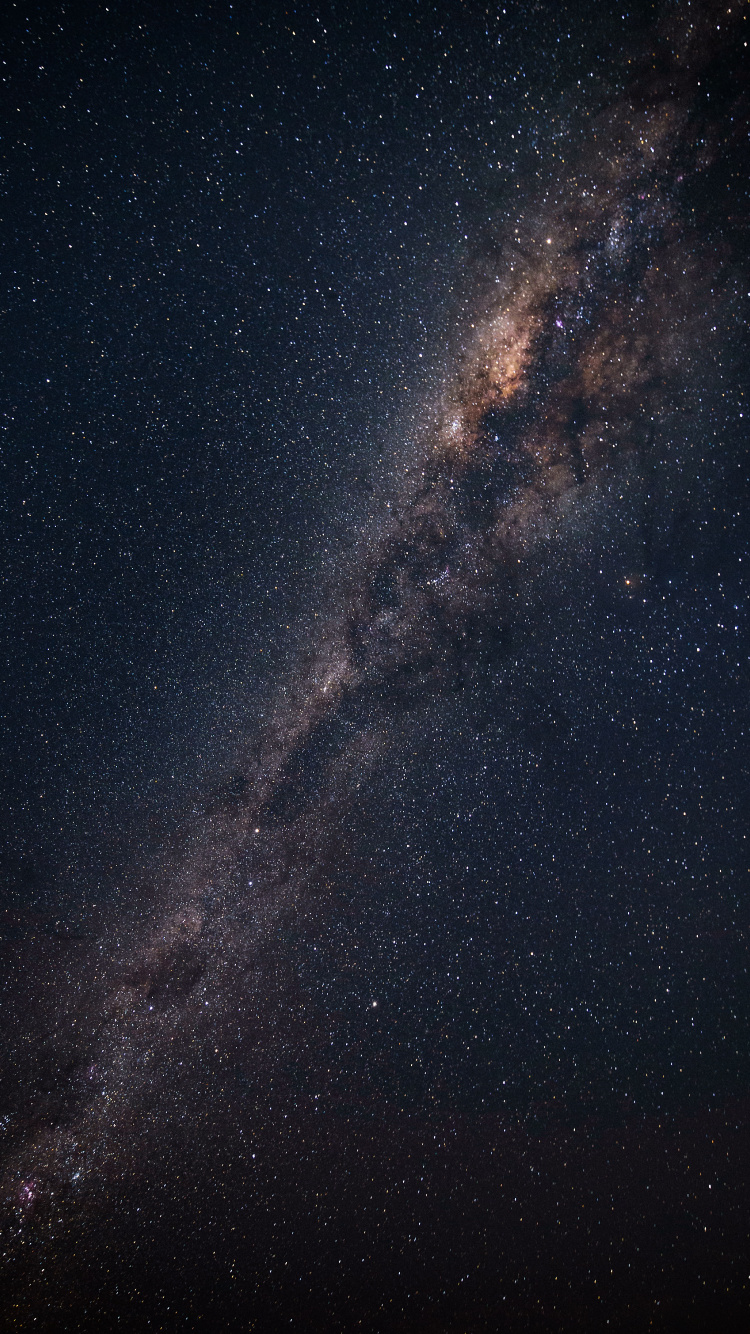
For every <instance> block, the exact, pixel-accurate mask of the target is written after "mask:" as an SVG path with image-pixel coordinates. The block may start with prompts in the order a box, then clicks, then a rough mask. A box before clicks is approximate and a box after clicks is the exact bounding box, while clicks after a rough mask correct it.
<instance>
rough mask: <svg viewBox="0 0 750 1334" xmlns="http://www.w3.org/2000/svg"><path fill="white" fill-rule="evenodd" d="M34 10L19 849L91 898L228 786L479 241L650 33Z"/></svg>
mask: <svg viewBox="0 0 750 1334" xmlns="http://www.w3.org/2000/svg"><path fill="white" fill-rule="evenodd" d="M14 8H16V9H18V16H17V17H16V16H15V15H14V16H12V17H10V18H9V17H8V16H6V20H5V50H4V60H5V64H4V66H3V78H4V83H3V92H4V105H5V112H4V116H5V128H4V131H3V142H2V153H3V163H2V166H3V183H2V190H3V205H4V206H3V218H4V223H3V263H4V271H5V273H6V278H7V284H6V285H7V296H6V299H5V308H4V311H3V319H4V330H5V334H4V348H5V365H4V380H5V388H4V391H3V395H4V396H3V414H4V416H3V467H4V470H5V471H4V477H5V481H4V485H3V496H2V504H3V506H4V522H3V541H4V542H5V543H6V544H7V545H6V546H5V547H4V557H3V575H4V581H5V582H4V590H3V591H4V598H3V608H4V613H3V614H4V624H5V627H6V631H7V637H6V644H7V650H6V651H7V658H6V659H5V665H4V669H3V705H2V708H3V722H4V728H3V738H2V745H3V751H2V757H3V758H2V766H1V767H2V773H3V784H4V798H3V822H4V825H5V826H6V831H5V832H6V835H7V837H8V838H9V840H10V844H11V846H12V847H13V848H14V850H15V851H14V855H15V856H16V857H19V856H20V857H22V858H24V857H25V858H28V857H29V856H33V857H34V858H35V860H36V863H37V865H38V868H39V874H38V877H37V882H38V884H37V887H38V889H39V891H40V892H41V890H42V881H44V893H45V895H46V896H47V897H49V895H50V894H52V895H55V894H57V893H59V892H61V891H63V888H64V892H65V893H66V894H70V895H71V896H72V897H73V898H75V897H76V895H77V894H78V892H79V888H78V887H79V886H80V887H81V888H82V887H83V886H84V885H85V887H86V892H90V890H91V882H92V877H93V881H94V882H95V881H96V880H97V879H98V878H100V877H101V876H102V840H104V842H105V843H106V844H107V850H106V854H105V860H106V861H107V862H114V864H117V862H118V860H121V859H122V857H123V856H127V852H126V851H124V850H123V839H124V840H125V842H124V848H125V849H127V848H128V847H130V841H129V840H130V838H132V837H135V838H136V839H137V840H141V839H142V838H143V835H144V818H143V817H144V814H145V813H146V812H148V813H150V814H151V815H154V816H155V818H156V820H157V823H158V824H159V827H160V828H161V827H162V826H163V822H164V820H165V818H166V817H167V813H168V811H169V810H170V809H171V808H172V805H173V803H174V802H175V801H176V802H177V803H178V808H180V807H179V803H180V802H184V797H185V792H186V791H191V790H192V789H193V787H194V786H195V785H196V784H199V783H200V782H201V781H205V775H206V773H207V772H213V771H214V770H216V769H217V768H218V769H221V768H222V766H224V765H225V764H226V763H227V756H226V748H227V741H228V735H229V731H230V729H231V728H232V727H233V726H234V728H235V729H236V728H238V727H239V728H242V727H243V725H246V724H245V722H244V719H243V714H245V712H246V711H247V709H248V708H252V700H253V695H254V691H255V689H256V685H257V681H258V677H259V675H260V676H262V675H263V670H262V667H261V665H260V664H261V661H262V659H261V656H260V649H261V648H263V651H264V653H265V654H266V655H269V654H270V655H272V656H273V655H274V654H275V653H276V651H277V649H278V647H279V644H280V641H283V638H284V627H285V625H286V623H287V620H288V619H289V617H288V614H287V613H288V612H289V609H290V607H291V606H293V605H294V604H295V599H297V598H298V597H299V596H300V593H301V590H302V587H303V586H304V589H305V592H306V593H308V594H309V583H308V581H306V578H305V576H306V575H307V574H308V572H309V571H310V570H311V568H313V569H314V568H315V564H316V561H317V559H318V558H319V556H320V554H321V551H322V550H323V548H324V545H325V535H326V534H330V535H332V533H333V532H335V531H336V530H337V528H336V526H337V525H338V529H339V530H340V529H341V520H342V517H345V516H347V515H349V516H351V515H352V514H354V515H357V514H359V513H360V512H361V508H362V500H363V498H366V497H367V494H368V490H367V488H368V487H371V486H372V484H373V473H374V474H375V477H376V478H377V475H378V473H379V472H380V468H379V465H378V460H379V458H380V457H381V456H382V455H383V454H384V453H385V454H386V455H387V454H388V453H389V451H390V450H391V449H393V448H394V447H398V445H399V443H400V442H401V438H402V435H403V433H404V432H405V430H406V431H408V429H409V422H410V416H411V417H413V416H414V413H415V410H416V409H418V406H419V403H420V399H421V397H423V396H424V393H425V388H424V386H425V383H426V382H427V383H429V374H428V375H426V374H425V372H424V371H423V370H422V368H421V367H420V360H421V361H422V366H424V365H425V363H427V365H428V366H429V368H430V371H432V372H434V370H435V368H436V366H437V367H438V368H439V366H440V362H441V349H442V340H443V335H444V331H445V326H446V323H447V322H448V320H449V319H450V318H451V316H455V314H456V306H457V304H458V303H459V302H460V300H461V297H462V295H463V292H462V268H463V266H464V265H465V263H466V258H467V254H468V252H470V251H477V250H481V244H482V233H481V228H482V227H483V226H486V224H487V222H488V221H489V220H491V219H492V220H495V219H496V218H497V216H498V211H499V210H502V209H503V208H507V207H512V200H513V192H514V190H515V189H516V188H517V181H518V179H523V178H524V174H525V175H526V176H528V174H529V172H533V171H534V170H536V166H537V162H538V159H539V153H538V149H539V144H540V142H541V143H542V144H543V145H546V146H549V140H550V135H551V134H554V132H555V129H557V131H558V133H559V130H560V120H559V116H560V114H561V106H562V111H563V113H567V114H568V118H569V116H570V113H571V110H572V108H571V106H570V102H571V101H572V100H573V99H575V101H576V102H578V99H579V97H580V99H581V102H584V103H585V100H586V98H588V99H589V100H590V101H591V103H592V104H595V102H596V99H597V98H601V96H602V84H605V85H606V81H607V80H608V79H612V78H613V77H615V75H616V74H621V71H620V70H619V68H618V65H617V60H618V57H619V55H620V51H621V42H622V41H623V39H624V37H625V36H626V35H627V34H628V33H629V32H630V31H632V30H633V29H635V30H636V31H637V29H638V26H639V23H640V24H642V23H643V21H644V16H645V15H647V14H648V13H649V7H648V6H646V7H645V9H643V10H642V11H639V10H635V11H634V10H633V7H632V6H630V7H628V9H627V10H626V11H625V12H624V13H623V16H622V18H621V19H620V20H619V21H614V31H613V30H612V28H613V21H612V20H611V19H609V18H607V17H606V16H602V17H599V18H597V17H596V16H595V15H592V14H591V13H590V12H588V11H587V12H586V17H585V21H582V20H583V14H582V12H581V11H580V9H577V8H576V7H575V6H573V7H569V8H566V7H561V6H555V7H551V6H545V5H542V6H533V5H532V6H523V7H520V8H519V7H518V6H516V7H513V6H511V7H509V8H508V11H507V13H506V14H503V12H502V7H501V8H500V9H498V10H497V12H495V11H489V10H485V9H484V8H482V7H481V6H472V5H469V6H463V7H462V8H461V14H460V21H459V20H458V15H457V12H456V10H455V7H452V6H450V5H448V6H446V7H445V8H444V9H441V8H440V7H431V6H428V7H425V8H424V10H423V11H422V9H420V8H419V7H417V8H416V9H415V10H414V11H413V12H407V11H405V10H404V9H403V8H402V7H399V6H396V7H394V8H393V9H390V10H388V9H385V10H378V11H377V12H373V13H372V14H371V15H370V14H369V13H368V12H367V11H365V10H360V11H359V12H356V13H354V12H351V13H350V12H349V11H348V10H341V11H339V10H337V9H336V8H335V7H334V8H331V9H320V10H317V9H314V8H311V9H308V8H307V7H303V8H302V9H289V10H288V11H287V10H284V9H283V8H281V7H279V6H278V5H271V6H265V7H264V6H262V5H253V6H252V7H251V8H248V7H247V6H244V7H243V6H239V7H237V6H236V7H234V8H232V7H231V6H207V7H206V6H201V7H200V8H199V9H198V10H197V11H196V9H195V8H194V7H192V6H187V7H181V6H170V7H169V12H168V13H164V14H162V15H158V14H157V15H152V14H149V15H146V14H145V13H144V12H143V11H141V10H139V9H138V7H132V6H121V5H112V6H109V7H105V6H101V5H95V6H90V7H89V6H87V7H80V6H79V7H76V6H66V7H59V8H58V7H57V6H54V5H51V6H41V7H38V8H36V9H32V10H24V9H23V7H21V8H18V7H14ZM235 11H237V12H235ZM576 73H577V75H578V76H582V77H581V78H580V81H579V78H578V77H576V78H575V79H573V75H574V74H576ZM571 85H572V87H573V89H574V91H573V93H572V94H571ZM579 87H580V92H579V91H578V89H579ZM555 112H557V116H558V119H557V121H556V124H555V126H551V125H550V121H549V117H550V114H552V115H554V113H555ZM134 820H135V822H136V832H135V833H133V821H134ZM145 827H146V828H147V827H148V826H147V825H145ZM61 835H62V838H61ZM63 844H64V846H65V852H64V853H63V858H62V860H63V862H64V864H65V866H67V865H68V864H72V865H74V866H75V868H76V870H75V875H74V876H73V877H71V876H70V875H68V874H64V873H63V872H62V871H61V870H60V860H61V859H60V851H61V847H62V845H63ZM118 846H119V848H120V850H119V852H118ZM92 848H93V849H95V851H94V853H93V855H92ZM71 859H72V862H71ZM42 861H44V863H45V869H44V871H42V869H41V867H42ZM61 875H62V876H63V879H64V880H65V885H64V887H63V884H62V881H61V880H60V876H61ZM53 879H54V880H55V888H54V889H53V888H52V880H53ZM115 879H116V876H115Z"/></svg>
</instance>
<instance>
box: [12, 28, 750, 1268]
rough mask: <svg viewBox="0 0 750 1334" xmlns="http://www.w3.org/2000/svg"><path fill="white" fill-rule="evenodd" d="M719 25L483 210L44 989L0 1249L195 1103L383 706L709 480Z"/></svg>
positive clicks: (377, 734)
mask: <svg viewBox="0 0 750 1334" xmlns="http://www.w3.org/2000/svg"><path fill="white" fill-rule="evenodd" d="M722 21H723V20H722ZM729 21H731V20H730V19H727V22H729ZM715 30H716V22H715V16H714V15H711V16H708V14H707V11H704V18H703V20H702V21H701V22H699V21H698V20H697V19H696V18H694V17H693V16H692V11H691V9H690V7H689V6H686V7H683V9H682V11H681V17H680V20H679V26H678V27H677V28H674V29H672V30H671V31H670V32H669V33H668V34H667V33H666V32H664V33H662V34H661V35H660V36H659V38H658V42H655V46H656V48H657V54H656V55H654V56H653V58H652V57H651V54H649V56H648V58H646V59H644V60H642V61H641V63H640V64H639V65H638V69H637V72H636V74H635V75H634V77H633V81H632V83H631V85H630V87H629V89H628V90H627V93H626V95H623V96H622V97H620V98H619V99H618V100H617V101H615V102H614V104H612V105H610V106H608V107H607V108H606V109H605V110H603V111H601V112H600V113H599V114H598V115H597V116H596V117H593V116H592V117H590V118H589V119H588V120H587V119H586V117H585V116H584V115H583V113H581V117H580V119H581V120H585V121H586V123H585V127H584V128H582V129H580V131H576V132H575V135H573V133H572V132H571V142H570V144H569V152H568V157H567V160H566V161H565V163H564V165H562V166H561V167H560V169H559V174H558V176H557V178H556V179H555V180H552V179H548V180H547V181H546V183H545V184H544V185H543V186H539V188H538V190H537V193H536V195H534V194H533V193H532V194H530V195H527V196H525V197H524V201H523V204H522V206H521V207H520V208H519V210H518V213H517V215H516V217H515V218H514V219H512V220H511V221H510V222H509V221H508V216H506V218H505V220H504V221H503V223H502V225H500V224H498V227H497V229H496V232H495V234H494V236H493V238H492V242H491V245H489V244H488V246H487V254H486V255H485V261H484V272H483V276H482V279H481V281H480V282H479V283H478V288H479V290H478V292H477V293H475V294H474V298H473V302H472V306H471V310H472V313H471V315H470V316H467V317H466V320H465V325H464V327H463V328H462V329H459V330H458V331H457V335H456V340H455V341H456V345H457V347H458V349H459V350H458V352H457V354H456V360H455V366H454V369H453V372H452V373H451V374H450V375H449V376H448V378H447V381H446V383H445V384H444V387H443V390H442V393H441V394H440V396H439V400H438V401H436V402H435V403H433V404H432V405H431V407H430V422H429V425H428V427H427V429H426V430H425V432H424V434H423V436H422V438H421V440H420V442H419V443H418V445H416V446H415V448H414V451H413V454H412V457H411V459H410V460H409V461H408V464H407V465H405V466H404V468H403V473H402V476H401V477H400V478H399V479H397V481H396V485H395V490H394V492H393V494H392V495H391V499H390V502H389V503H388V504H387V505H385V504H384V508H383V512H382V514H381V516H380V518H379V519H378V520H377V521H375V520H373V521H372V522H371V523H369V524H368V525H367V526H366V528H365V529H364V530H363V531H362V532H361V533H360V534H359V536H358V537H357V538H356V540H355V542H354V545H353V547H352V548H351V550H350V552H349V554H348V555H347V556H346V558H345V559H343V558H342V560H341V561H340V562H339V564H338V568H337V570H336V572H335V580H334V581H333V582H332V584H331V586H330V587H329V588H328V589H327V590H326V591H325V593H324V595H323V597H322V599H321V605H320V607H319V609H318V615H317V616H316V617H315V619H314V621H311V624H312V625H314V627H315V628H314V629H310V631H309V638H308V642H307V644H306V646H305V647H304V649H303V650H301V651H300V653H299V654H298V657H297V659H296V661H295V662H294V664H293V665H292V668H291V669H290V670H289V671H288V673H287V675H286V677H285V678H284V680H283V682H282V683H281V685H280V686H279V688H278V691H277V694H276V698H275V702H274V704H273V707H272V708H271V710H270V711H269V716H268V717H267V719H266V721H265V723H264V726H263V728H262V729H261V730H260V731H259V733H258V735H257V737H256V738H255V739H254V742H253V745H252V746H249V747H248V752H247V754H246V756H245V759H244V761H243V765H242V768H243V779H242V782H240V783H238V784H237V785H236V791H233V792H232V793H231V794H229V795H226V794H225V795H224V797H217V799H216V800H215V801H213V802H212V803H209V804H208V805H207V807H206V809H205V811H204V813H203V816H202V818H200V819H198V818H191V819H190V820H188V821H186V824H185V828H184V830H183V832H182V834H181V836H180V838H179V839H178V840H176V844H175V846H174V847H172V848H171V849H170V850H169V852H168V854H167V855H166V856H165V858H164V862H163V864H162V867H161V870H160V871H159V873H158V876H157V879H156V883H155V885H153V886H152V887H151V888H150V890H149V892H148V896H147V897H148V912H147V913H146V914H145V917H146V920H145V922H142V921H140V920H139V919H138V917H137V916H136V917H135V918H134V917H133V916H132V914H131V916H130V917H129V918H128V921H127V923H122V922H120V923H117V924H115V925H113V926H112V928H111V930H110V932H109V934H108V935H107V936H105V937H103V938H102V939H100V940H99V941H97V942H96V944H95V946H93V947H92V950H91V953H90V956H89V959H88V966H87V968H84V965H83V964H82V965H81V973H80V977H78V978H76V979H75V980H74V982H73V984H72V985H66V987H65V988H64V989H63V988H62V987H61V998H60V1000H59V1002H58V1001H55V1002H54V1003H53V1002H51V1001H50V1002H48V1003H47V1013H48V1020H47V1022H48V1029H49V1031H50V1032H51V1033H52V1034H53V1037H52V1038H51V1039H50V1041H51V1043H52V1046H53V1047H56V1050H57V1049H59V1050H60V1051H63V1052H64V1057H62V1056H61V1057H60V1059H59V1061H58V1063H57V1065H56V1066H55V1069H56V1070H58V1072H59V1073H58V1074H57V1075H56V1077H55V1080H53V1085H54V1089H53V1093H50V1085H49V1076H48V1073H47V1074H45V1075H44V1076H43V1075H42V1074H41V1073H39V1071H36V1070H33V1069H31V1067H28V1070H27V1071H26V1072H25V1076H24V1078H25V1086H24V1088H23V1090H22V1092H20V1093H19V1096H18V1100H17V1107H16V1109H15V1118H14V1121H13V1126H14V1127H15V1133H14V1135H13V1136H12V1140H13V1142H12V1144H11V1147H10V1149H9V1151H8V1152H7V1153H6V1156H5V1160H4V1164H3V1193H4V1195H5V1198H6V1200H9V1201H10V1206H11V1207H10V1222H9V1225H8V1226H9V1234H8V1235H9V1239H10V1241H11V1243H12V1245H15V1243H16V1242H17V1241H19V1239H22V1238H23V1236H24V1230H25V1228H27V1226H29V1225H30V1221H31V1219H32V1218H37V1219H38V1218H41V1217H47V1218H50V1219H51V1218H53V1217H57V1216H58V1214H60V1215H63V1214H64V1213H65V1210H66V1209H67V1208H68V1207H69V1200H70V1199H71V1197H72V1196H74V1197H75V1199H76V1200H77V1201H78V1204H77V1207H78V1208H82V1207H86V1208H88V1209H90V1210H92V1211H94V1213H95V1212H96V1209H97V1207H98V1206H97V1200H98V1196H97V1194H96V1191H95V1190H94V1186H95V1185H96V1183H101V1181H102V1180H103V1179H111V1178H112V1177H113V1176H114V1177H117V1176H118V1175H119V1174H120V1173H122V1172H124V1171H125V1170H126V1165H127V1164H128V1163H129V1162H131V1161H132V1159H133V1156H134V1155H136V1154H137V1153H138V1151H139V1145H140V1144H141V1143H142V1141H143V1140H144V1139H147V1138H148V1136H149V1135H151V1134H153V1133H154V1128H155V1127H156V1126H158V1123H159V1120H160V1118H167V1117H168V1116H169V1117H173V1116H174V1107H175V1104H176V1102H179V1103H180V1105H181V1106H182V1108H183V1111H182V1113H181V1114H182V1115H184V1116H189V1115H190V1114H191V1105H192V1103H193V1102H194V1101H195V1095H194V1093H193V1092H191V1091H190V1088H191V1086H190V1084H189V1078H188V1075H187V1074H186V1073H185V1070H184V1069H183V1068H182V1066H181V1061H182V1058H183V1056H184V1060H185V1064H186V1066H187V1065H188V1064H189V1057H188V1056H187V1055H185V1053H186V1052H187V1051H188V1050H190V1051H195V1050H198V1049H199V1048H200V1049H201V1050H203V1048H204V1047H205V1049H206V1050H208V1049H211V1050H213V1049H214V1043H215V1042H216V1045H217V1047H218V1045H219V1044H218V1041H217V1035H218V1034H219V1033H220V1032H221V1031H222V1028H223V1026H224V1025H225V1024H227V1023H228V1022H229V1016H230V1015H233V1014H234V1013H236V1009H237V1005H238V1004H239V1003H240V998H242V997H243V996H247V994H248V992H249V991H251V990H252V987H253V985H254V982H253V978H254V971H253V970H254V967H255V963H256V961H257V959H258V958H259V957H260V956H261V955H262V952H263V950H264V949H265V948H266V946H267V943H268V941H269V939H270V938H271V936H272V935H273V933H274V932H275V931H276V930H277V928H278V923H279V921H280V919H281V918H283V917H284V916H285V915H288V914H289V913H290V912H291V911H293V910H294V908H295V905H298V904H299V903H300V902H301V901H303V900H304V898H305V896H306V895H307V894H308V892H310V891H311V890H312V889H313V888H314V887H315V886H316V885H317V884H319V883H320V882H321V881H322V880H324V879H325V876H326V873H327V867H328V866H329V865H330V864H331V862H332V861H335V860H336V858H338V857H339V856H341V855H342V852H341V849H342V843H343V842H345V839H346V813H347V810H348V809H350V807H351V805H352V803H356V801H357V793H358V791H359V787H360V784H361V783H362V782H363V777H364V776H365V775H366V774H367V773H368V772H369V771H371V769H372V767H373V766H374V765H376V764H377V763H379V762H380V761H381V759H382V757H383V755H384V754H385V752H386V751H387V750H388V749H389V748H390V747H392V746H393V744H394V728H393V726H392V723H393V719H394V717H395V716H397V715H398V714H399V711H400V710H404V709H407V708H408V706H409V704H410V702H411V701H413V700H415V699H417V700H419V699H422V698H424V696H425V694H427V693H430V692H432V693H433V694H439V693H440V692H443V691H445V692H451V691H454V690H461V689H463V688H465V687H466V685H467V683H470V681H471V679H472V672H473V671H474V670H475V668H476V665H477V664H478V663H481V662H482V661H486V660H494V659H497V658H498V657H499V656H501V655H502V653H503V651H504V646H505V645H506V644H507V643H508V642H509V641H510V639H511V637H512V636H513V635H514V634H515V633H517V625H518V623H519V617H521V609H523V608H527V607H528V602H529V598H531V597H532V596H533V587H534V581H535V579H536V578H537V574H538V572H539V570H540V568H542V567H544V566H545V564H546V565H547V566H549V563H550V562H554V560H555V559H556V555H555V553H556V551H557V550H558V547H557V546H556V545H555V544H556V543H557V544H558V545H559V544H563V545H565V546H566V547H570V545H571V544H572V545H573V546H574V545H575V543H576V541H577V540H579V538H580V539H581V540H583V538H582V537H581V535H582V534H583V533H584V532H585V529H586V523H587V516H588V515H590V514H591V513H593V512H596V513H597V514H599V515H600V514H601V513H602V512H604V513H605V514H616V512H617V510H618V506H621V505H625V504H626V503H630V502H629V501H628V502H626V501H624V500H623V499H622V497H623V494H624V489H623V481H622V479H623V477H627V478H630V479H632V478H635V479H636V481H637V483H638V485H640V486H641V488H642V490H643V492H644V494H646V493H648V492H649V488H653V487H654V486H658V485H659V479H658V476H657V477H656V480H654V479H655V474H658V473H659V472H661V473H662V474H663V476H664V477H666V478H668V479H669V485H672V484H673V482H674V478H675V476H677V475H679V476H682V477H684V478H685V479H686V480H685V483H684V484H685V486H686V487H689V486H690V485H696V484H697V485H702V484H705V485H707V486H708V485H710V479H704V478H702V476H701V471H700V462H699V460H698V458H697V456H695V457H693V456H692V455H691V456H690V457H688V454H687V453H686V446H685V443H684V442H685V429H684V422H685V421H686V419H687V414H689V412H690V411H691V410H692V406H691V405H692V404H693V393H694V392H698V391H699V388H700V384H701V377H702V374H703V363H704V361H705V358H706V355H707V354H706V351H705V349H706V348H707V347H711V345H712V338H713V337H714V334H713V333H712V330H714V329H715V327H716V326H717V325H719V324H720V323H721V322H722V319H723V320H724V322H725V323H726V319H725V315H724V314H723V312H725V311H726V309H727V308H728V305H729V304H731V300H732V295H733V287H732V283H733V278H732V262H733V259H732V253H731V246H730V245H727V246H725V248H724V250H723V251H722V250H719V249H717V247H716V245H715V242H714V238H713V237H712V235H711V234H710V233H708V232H706V230H705V228H702V227H701V225H700V222H699V221H698V220H696V219H698V217H699V215H698V213H696V212H695V209H696V199H697V198H698V197H699V196H700V192H701V188H702V187H701V181H702V180H703V179H704V177H705V175H706V173H707V172H709V171H710V169H711V167H712V164H713V163H714V162H715V161H716V159H717V157H718V156H720V155H721V154H722V153H724V151H725V148H726V135H731V134H733V133H737V134H739V133H740V132H741V131H740V128H739V127H740V126H741V125H744V123H745V112H744V101H745V100H746V98H745V94H744V92H743V93H740V94H736V92H735V96H739V97H740V98H741V99H742V101H743V106H740V104H739V102H737V103H736V104H733V105H732V106H731V107H729V108H726V107H725V108H724V109H723V114H722V116H721V118H720V119H719V118H717V117H716V115H715V112H714V110H713V109H712V110H711V112H710V113H709V110H708V109H707V108H706V106H705V104H704V103H703V102H702V101H701V99H700V80H701V75H702V72H703V70H704V69H705V68H706V67H707V65H708V64H710V62H711V61H712V60H714V59H716V58H717V54H716V53H717V50H720V49H721V48H720V46H719V43H720V41H723V40H724V34H723V33H722V32H719V33H717V32H716V31H715ZM633 68H634V69H635V68H636V63H635V62H634V65H633ZM722 136H724V137H722ZM696 386H697V388H696ZM680 414H682V418H681V419H682V421H683V429H681V430H680V431H677V430H676V429H673V428H674V422H675V420H676V419H677V418H678V417H680ZM665 422H667V423H670V424H668V425H667V426H666V427H665V426H664V423H665ZM688 434H689V432H688ZM672 441H676V442H678V443H674V444H673V443H672ZM670 450H674V451H678V450H679V451H681V453H680V458H679V459H676V458H675V457H673V456H672V455H670ZM688 452H689V451H688ZM665 485H666V484H665ZM665 531H666V529H665ZM639 540H640V538H639ZM664 540H665V541H667V540H669V539H668V538H664ZM523 614H524V615H527V612H526V611H524V613H523ZM186 1034H189V1038H188V1037H186ZM178 1064H179V1065H180V1069H179V1070H178V1068H177V1067H178ZM45 1080H46V1083H45ZM186 1080H187V1081H188V1082H187V1083H186V1082H185V1081H186ZM197 1133H200V1132H197ZM87 1192H88V1193H87ZM19 1244H20V1241H19ZM11 1249H12V1246H11Z"/></svg>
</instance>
